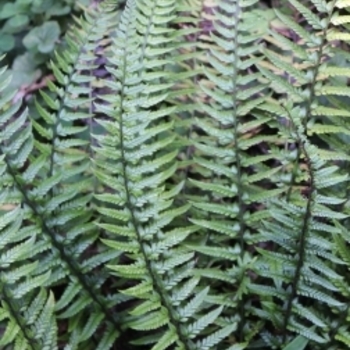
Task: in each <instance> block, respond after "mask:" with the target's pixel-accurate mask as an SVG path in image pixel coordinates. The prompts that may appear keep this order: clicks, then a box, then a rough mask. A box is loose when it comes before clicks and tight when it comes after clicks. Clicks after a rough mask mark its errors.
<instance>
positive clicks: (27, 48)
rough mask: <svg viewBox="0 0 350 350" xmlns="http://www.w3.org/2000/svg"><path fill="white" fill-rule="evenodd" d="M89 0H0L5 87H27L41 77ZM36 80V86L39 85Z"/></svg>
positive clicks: (0, 35) (0, 40)
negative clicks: (8, 77) (9, 77)
mask: <svg viewBox="0 0 350 350" xmlns="http://www.w3.org/2000/svg"><path fill="white" fill-rule="evenodd" d="M90 2H91V1H90V0H0V55H2V54H6V58H5V61H6V64H7V65H8V66H9V67H10V69H9V72H8V74H12V77H13V78H12V82H11V86H10V87H9V89H11V90H13V89H14V88H20V89H22V90H23V89H28V88H29V87H30V86H31V85H32V84H34V83H37V82H38V80H40V79H42V78H44V77H45V74H46V73H47V72H48V70H47V62H48V61H49V58H50V57H51V55H52V54H53V52H54V50H55V49H59V46H60V45H61V44H62V43H61V38H62V36H63V35H64V33H65V32H66V30H67V29H68V27H69V25H70V24H71V23H72V15H78V14H79V12H81V11H83V10H84V8H85V7H86V6H88V5H89V3H90ZM40 85H41V84H40V83H39V86H38V87H40Z"/></svg>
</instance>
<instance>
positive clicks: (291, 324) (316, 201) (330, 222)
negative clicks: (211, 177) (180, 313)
mask: <svg viewBox="0 0 350 350" xmlns="http://www.w3.org/2000/svg"><path fill="white" fill-rule="evenodd" d="M289 4H290V6H291V9H292V10H293V11H295V13H297V14H298V16H300V21H299V22H298V23H297V22H295V21H294V22H293V21H292V20H291V19H290V17H289V16H287V15H286V14H284V13H283V12H280V11H279V10H276V14H277V17H278V19H279V20H280V21H281V22H282V23H283V25H284V26H285V27H286V28H287V29H288V31H285V34H284V35H281V34H280V33H278V30H274V29H272V30H271V32H270V36H269V37H267V41H268V43H269V45H268V47H267V49H266V51H265V54H266V60H264V61H262V62H261V63H260V66H259V69H260V71H261V72H262V73H263V75H264V76H265V77H266V78H267V80H268V81H269V82H270V86H271V88H272V91H273V93H274V95H273V98H271V99H269V101H267V102H265V103H264V104H262V105H261V108H262V109H263V110H265V111H267V112H268V113H270V114H271V115H274V116H275V117H276V118H277V122H278V123H279V124H280V127H279V129H280V132H279V133H280V135H281V139H282V140H284V144H285V145H284V150H283V153H280V154H282V155H283V154H284V157H280V159H281V160H282V159H283V158H284V159H285V161H284V164H285V165H284V167H283V169H282V170H283V171H284V172H285V174H286V176H285V180H284V181H283V183H284V185H283V186H285V185H287V187H288V190H287V194H286V195H282V196H280V198H279V199H276V200H274V201H273V202H271V206H270V217H271V220H267V221H266V222H265V223H264V226H263V228H262V230H261V236H260V238H261V241H263V242H265V244H266V243H267V244H268V248H267V249H266V248H265V249H259V250H258V251H259V253H260V254H261V255H262V257H263V259H262V260H261V262H260V263H259V264H258V265H257V266H258V269H257V273H258V275H260V276H261V277H263V279H262V280H261V281H264V278H268V279H269V280H270V282H269V283H273V286H271V287H269V288H266V287H264V286H263V285H262V284H255V283H253V284H251V287H250V288H253V290H254V291H257V292H258V291H259V290H260V293H259V294H260V295H261V296H263V297H262V299H266V298H267V301H265V302H262V304H261V307H262V308H261V309H258V308H255V311H254V312H256V314H257V315H259V316H262V317H264V318H266V319H267V320H269V321H270V322H272V324H273V325H274V327H275V329H279V330H280V331H281V335H279V336H278V335H271V334H268V333H267V332H266V335H265V337H264V339H265V343H266V344H267V345H269V346H273V345H276V344H279V346H280V345H281V344H282V343H284V342H285V341H286V339H288V336H289V334H290V333H292V334H295V333H297V334H300V335H302V336H304V337H306V338H307V339H309V340H310V341H311V343H312V344H313V347H315V348H316V344H319V346H320V347H321V345H320V344H323V345H322V346H324V348H327V349H328V348H329V349H330V348H332V346H334V345H335V343H334V334H335V331H334V326H335V324H334V319H333V316H331V313H332V312H331V310H337V312H336V313H337V314H338V315H339V313H342V312H344V309H345V308H346V303H344V301H343V300H342V298H341V297H340V289H339V288H338V285H339V284H340V283H341V282H340V281H341V279H342V277H341V276H342V275H341V273H340V271H341V268H342V267H341V266H342V264H343V262H342V260H341V259H340V258H339V257H338V256H337V255H336V254H335V252H336V250H337V249H336V243H335V241H334V240H333V239H332V237H333V236H332V235H335V237H338V235H339V233H340V230H339V227H338V225H340V223H341V222H343V221H344V220H346V219H347V217H348V213H347V212H346V210H344V206H343V205H344V203H345V201H346V197H345V193H346V192H345V191H346V188H347V183H348V175H347V174H346V173H344V172H343V171H342V170H341V167H339V164H335V163H334V162H333V161H334V160H337V159H338V160H340V161H347V155H346V152H344V147H338V144H339V142H338V144H337V138H339V137H340V138H341V136H340V135H341V134H343V133H346V127H345V126H346V121H345V119H346V118H344V117H346V115H347V111H346V109H345V108H344V106H343V105H342V104H341V103H339V104H337V107H335V105H334V104H332V101H334V99H336V98H337V97H338V96H346V95H347V90H348V88H347V87H346V86H345V84H344V87H342V86H341V85H342V84H341V83H340V84H339V80H337V78H336V77H337V76H340V75H342V76H346V69H344V68H340V67H337V66H336V63H335V62H336V61H335V60H334V57H335V55H340V56H341V48H340V47H338V45H337V44H336V43H334V42H332V40H334V39H335V37H334V35H335V34H334V33H335V30H336V29H335V28H334V25H340V24H341V23H342V21H341V19H339V18H338V16H339V15H338V13H337V7H338V8H339V6H340V5H339V2H337V1H330V2H326V1H297V0H291V1H289ZM313 6H314V7H315V8H316V9H317V12H315V11H313V10H312V8H313ZM286 33H287V34H286ZM332 33H333V34H332ZM295 35H297V36H298V37H299V39H298V44H297V45H296V44H295V40H293V38H294V37H293V36H295ZM338 40H341V39H340V37H339V38H338ZM287 52H290V53H291V55H286V53H287ZM340 56H339V57H340ZM275 98H276V99H278V101H279V102H277V101H276V100H275ZM330 139H332V140H334V143H333V141H330ZM321 140H322V141H321ZM295 145H296V146H297V148H296V149H292V147H294V146H295ZM322 145H326V147H325V148H323V146H322ZM286 150H289V152H290V155H288V154H287V153H286ZM288 158H289V159H288ZM287 160H288V161H287ZM292 164H293V165H292ZM287 175H288V176H287ZM258 241H259V239H258ZM277 262H278V263H277ZM309 305H312V307H310V306H309Z"/></svg>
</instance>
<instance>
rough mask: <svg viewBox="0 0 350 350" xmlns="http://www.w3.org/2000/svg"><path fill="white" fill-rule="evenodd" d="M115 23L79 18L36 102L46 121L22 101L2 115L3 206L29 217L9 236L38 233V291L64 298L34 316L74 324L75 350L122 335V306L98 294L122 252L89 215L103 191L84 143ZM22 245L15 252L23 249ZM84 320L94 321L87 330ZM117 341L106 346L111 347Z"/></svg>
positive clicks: (70, 335) (101, 15)
mask: <svg viewBox="0 0 350 350" xmlns="http://www.w3.org/2000/svg"><path fill="white" fill-rule="evenodd" d="M115 19H116V14H115V13H111V14H109V13H108V12H107V11H104V10H103V9H102V10H101V11H100V12H98V13H95V14H94V15H93V16H92V15H89V14H86V19H83V20H78V25H77V26H76V27H75V28H74V29H72V31H71V32H70V34H69V35H68V37H67V43H68V48H67V49H66V50H64V51H63V52H62V53H61V54H58V53H57V54H56V60H55V63H51V68H52V70H53V73H54V76H55V80H56V81H55V83H53V82H49V87H50V90H51V92H45V91H42V92H41V98H42V102H39V101H37V102H36V107H37V112H38V115H39V116H38V117H37V118H31V117H28V113H27V111H26V110H22V109H21V104H20V102H18V103H17V104H15V105H12V106H11V107H9V108H8V109H7V110H6V112H5V113H3V114H2V116H1V121H0V123H1V126H2V130H1V135H0V147H1V155H2V157H3V163H4V164H5V165H4V170H3V172H2V174H1V180H0V181H1V192H2V195H3V203H4V205H17V206H21V207H23V208H24V209H25V218H24V219H23V221H22V222H20V221H18V225H19V226H18V227H16V228H15V227H14V228H13V229H18V232H12V231H9V232H8V234H9V235H10V234H16V235H17V234H19V233H20V232H21V231H20V230H28V228H30V227H31V229H32V231H33V239H34V241H33V242H32V245H33V246H32V248H31V249H32V250H33V252H35V251H37V252H38V253H39V254H40V264H39V265H38V266H37V268H36V270H35V272H33V273H35V276H47V279H46V280H45V281H44V280H43V281H41V283H38V284H37V287H47V288H49V287H53V286H55V289H54V291H55V298H56V299H57V303H56V304H54V303H53V294H52V293H51V294H50V297H49V299H48V303H49V304H50V305H54V308H52V307H51V308H50V309H49V304H48V305H47V306H45V305H41V304H40V303H38V310H37V311H35V310H33V312H37V313H38V314H39V313H42V315H43V316H40V314H39V315H38V317H39V316H40V317H46V318H48V317H49V311H50V312H51V313H52V312H53V311H54V312H55V315H56V317H58V318H60V319H69V321H67V322H69V324H68V325H67V326H68V331H67V332H65V334H64V336H63V338H65V339H66V340H67V342H68V344H69V346H70V347H71V349H75V348H77V346H78V344H81V343H85V344H88V341H89V340H90V339H91V338H94V337H95V334H94V333H95V332H96V330H97V329H100V331H101V332H104V329H105V328H106V326H107V325H108V323H110V324H111V325H113V327H109V330H107V332H108V333H109V337H110V335H111V334H113V335H114V336H113V337H114V338H115V337H116V336H117V335H118V332H117V331H116V329H117V328H118V324H117V322H116V320H115V317H114V316H111V314H110V311H109V308H110V307H112V306H113V305H114V304H115V303H117V302H118V300H116V299H115V300H110V299H107V298H106V297H104V296H102V295H101V293H99V292H98V291H99V288H100V286H101V285H102V284H103V283H104V282H105V280H106V278H107V276H106V275H104V274H101V273H96V271H95V272H94V270H95V269H96V267H99V266H101V265H103V264H104V263H105V262H106V261H109V260H111V259H113V258H115V257H116V256H117V255H118V253H115V252H106V249H103V246H102V245H101V244H100V243H99V242H98V240H97V239H98V237H99V232H98V231H97V229H96V226H95V225H94V224H93V223H92V221H93V216H92V215H93V214H92V211H91V209H90V210H89V209H88V206H89V205H90V201H91V198H92V194H93V190H91V189H93V188H94V187H96V180H95V179H94V178H93V176H92V174H91V170H90V169H89V168H90V157H91V155H92V145H91V140H90V139H89V137H85V138H84V132H86V130H88V129H89V128H93V127H94V126H95V122H94V120H93V118H92V112H93V111H92V99H93V96H92V89H93V86H92V82H93V80H94V76H93V70H94V68H95V63H94V61H95V51H96V50H98V46H99V45H100V42H101V41H102V40H103V38H104V36H105V35H106V34H108V28H111V27H112V25H113V23H114V22H113V21H115ZM10 99H11V96H4V97H3V99H2V102H3V106H4V105H5V104H6V103H8V102H9V101H10ZM5 108H6V106H5ZM89 134H90V130H88V132H87V135H89ZM87 173H90V174H89V175H86V174H87ZM18 220H20V218H18ZM34 234H35V236H34ZM35 237H37V239H36V238H35ZM15 243H16V242H15ZM19 243H20V242H18V246H16V245H15V246H14V248H13V249H16V248H17V249H20V244H19ZM89 249H94V250H95V251H96V252H97V253H96V254H95V256H94V257H93V258H92V259H91V258H89V257H88V255H89V253H88V250H89ZM26 263H27V264H28V265H29V264H31V263H32V262H31V261H30V259H29V257H28V258H27V261H26V262H23V265H24V266H26V265H25V264H26ZM28 278H31V275H29V276H28ZM38 278H39V277H37V279H38ZM33 279H34V277H33ZM67 281H70V282H68V285H67V287H66V288H64V289H63V291H60V290H59V288H58V287H57V286H58V285H60V284H63V285H65V284H66V283H67ZM31 287H32V289H34V286H31ZM36 292H37V293H38V292H39V291H36ZM39 295H41V300H44V299H43V298H45V299H46V298H47V296H46V294H39ZM33 296H35V290H34V291H33ZM34 306H35V305H34V304H33V308H34ZM44 306H45V307H44ZM41 309H42V311H41ZM84 314H85V317H88V320H89V321H88V323H87V324H85V320H84V316H83V315H84ZM89 315H91V316H89ZM40 317H39V318H40ZM50 317H51V316H50ZM106 322H107V323H106ZM73 325H74V327H73ZM107 328H108V326H107ZM113 328H114V329H113ZM50 334H51V331H50ZM55 336H57V334H56V335H55ZM113 337H112V338H113ZM18 341H20V339H18ZM112 341H113V339H110V341H109V344H107V343H104V346H106V347H105V348H108V347H109V346H110V345H111V344H112V343H111V342H112ZM85 346H86V348H88V345H85ZM89 346H90V345H89ZM96 346H98V340H97V339H96Z"/></svg>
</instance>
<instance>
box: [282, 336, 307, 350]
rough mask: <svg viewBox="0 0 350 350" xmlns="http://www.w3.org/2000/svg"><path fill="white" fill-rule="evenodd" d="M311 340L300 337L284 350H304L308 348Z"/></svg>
mask: <svg viewBox="0 0 350 350" xmlns="http://www.w3.org/2000/svg"><path fill="white" fill-rule="evenodd" d="M308 342H309V339H306V338H305V337H303V336H301V335H299V336H298V337H296V338H295V339H294V340H293V341H292V342H290V343H289V344H288V345H287V346H285V347H284V348H283V350H303V349H305V348H306V345H307V344H308Z"/></svg>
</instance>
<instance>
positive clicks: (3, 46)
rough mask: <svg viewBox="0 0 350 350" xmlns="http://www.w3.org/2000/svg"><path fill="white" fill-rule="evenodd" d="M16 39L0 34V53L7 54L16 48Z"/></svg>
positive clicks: (9, 35)
mask: <svg viewBox="0 0 350 350" xmlns="http://www.w3.org/2000/svg"><path fill="white" fill-rule="evenodd" d="M14 46H15V38H14V36H13V35H11V34H5V33H0V51H2V52H7V51H10V50H12V49H13V48H14Z"/></svg>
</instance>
